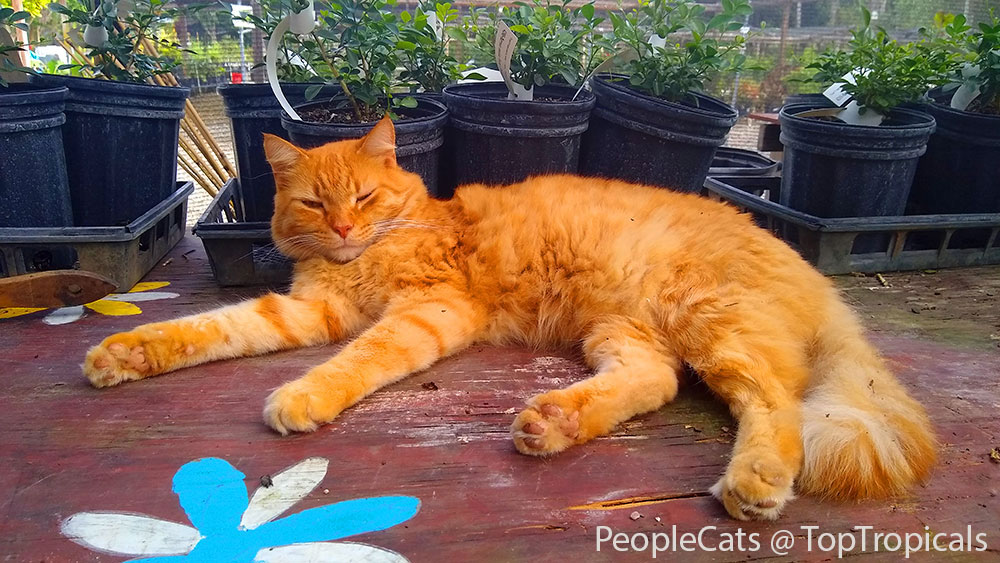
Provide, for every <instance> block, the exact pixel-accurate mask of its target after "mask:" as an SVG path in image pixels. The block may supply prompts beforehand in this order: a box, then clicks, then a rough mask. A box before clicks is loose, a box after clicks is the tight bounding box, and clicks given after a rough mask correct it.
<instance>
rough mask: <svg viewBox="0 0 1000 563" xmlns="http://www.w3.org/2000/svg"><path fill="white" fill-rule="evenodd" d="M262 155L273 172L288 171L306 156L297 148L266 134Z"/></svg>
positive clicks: (279, 138)
mask: <svg viewBox="0 0 1000 563" xmlns="http://www.w3.org/2000/svg"><path fill="white" fill-rule="evenodd" d="M264 154H265V155H267V161H268V162H270V163H271V169H272V170H274V171H275V172H284V171H286V170H289V169H290V168H291V167H293V166H295V163H297V162H298V161H299V160H300V159H302V158H303V157H305V155H306V153H305V151H303V150H302V149H300V148H299V147H297V146H295V145H293V144H291V143H289V142H288V141H286V140H284V139H282V138H281V137H277V136H275V135H270V134H268V133H264Z"/></svg>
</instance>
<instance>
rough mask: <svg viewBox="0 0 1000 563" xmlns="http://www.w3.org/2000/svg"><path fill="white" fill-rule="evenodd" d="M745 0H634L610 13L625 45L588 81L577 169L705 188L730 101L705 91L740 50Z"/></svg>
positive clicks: (737, 60) (732, 117) (729, 120)
mask: <svg viewBox="0 0 1000 563" xmlns="http://www.w3.org/2000/svg"><path fill="white" fill-rule="evenodd" d="M751 12H752V10H751V8H750V3H749V1H748V0H725V1H723V2H722V10H721V11H720V12H718V13H716V14H715V15H711V16H710V15H709V14H708V13H707V12H706V10H705V6H704V5H701V4H698V3H695V2H693V1H692V0H640V1H639V3H638V5H637V6H636V7H635V8H632V9H630V10H627V11H625V10H623V11H620V12H617V13H614V12H613V13H611V14H610V15H609V17H610V20H611V25H612V32H611V36H610V39H611V41H612V42H613V43H614V44H615V45H616V48H622V47H624V49H625V50H624V52H623V57H625V58H627V59H628V60H627V62H625V63H624V65H623V68H622V74H611V75H601V76H598V77H595V79H594V80H593V82H592V87H593V89H594V94H595V95H596V96H597V106H596V107H595V108H594V114H593V116H592V118H591V126H590V129H589V130H588V131H587V135H586V137H585V141H584V152H583V159H582V162H583V165H582V168H583V172H584V173H586V174H592V175H598V176H609V177H615V178H622V179H626V180H630V181H635V182H641V183H646V184H653V185H659V186H666V187H669V188H672V189H675V190H680V191H697V190H700V189H701V185H702V183H704V181H705V176H706V174H707V173H708V168H709V166H711V163H712V158H713V156H714V155H715V151H716V149H717V148H718V147H719V146H720V145H722V144H723V143H724V142H725V140H726V136H727V135H728V134H729V130H730V128H732V126H733V124H735V123H736V118H737V113H736V110H735V109H733V108H731V107H729V106H728V105H726V104H725V103H723V102H721V101H719V100H717V99H715V98H712V97H710V96H707V95H706V94H704V93H702V90H703V89H704V86H705V84H706V82H707V81H708V80H709V79H711V78H713V77H715V76H717V75H719V74H720V73H722V72H727V71H737V70H739V69H740V68H741V67H742V66H743V64H744V62H745V59H746V57H745V56H744V55H743V54H742V47H743V45H744V42H745V31H746V30H744V29H743V28H744V21H746V19H747V17H748V16H749V15H750V14H751Z"/></svg>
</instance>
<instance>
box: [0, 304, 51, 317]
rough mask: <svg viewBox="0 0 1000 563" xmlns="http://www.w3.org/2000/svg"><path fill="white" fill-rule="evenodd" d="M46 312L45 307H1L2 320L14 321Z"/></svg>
mask: <svg viewBox="0 0 1000 563" xmlns="http://www.w3.org/2000/svg"><path fill="white" fill-rule="evenodd" d="M44 310H45V307H0V319H12V318H14V317H20V316H22V315H30V314H32V313H34V312H36V311H44Z"/></svg>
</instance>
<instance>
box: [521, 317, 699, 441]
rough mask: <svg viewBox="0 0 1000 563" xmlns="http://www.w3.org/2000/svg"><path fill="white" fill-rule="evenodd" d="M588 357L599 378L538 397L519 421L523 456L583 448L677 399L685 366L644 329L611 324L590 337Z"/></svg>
mask: <svg viewBox="0 0 1000 563" xmlns="http://www.w3.org/2000/svg"><path fill="white" fill-rule="evenodd" d="M583 352H584V357H585V359H586V360H587V363H588V364H589V365H590V366H591V367H592V368H594V370H595V371H596V373H595V374H594V376H592V377H590V378H589V379H586V380H583V381H580V382H578V383H575V384H573V385H571V386H569V387H567V388H565V389H557V390H554V391H549V392H547V393H543V394H541V395H537V396H535V397H533V398H532V399H530V400H529V401H528V408H527V409H525V410H524V411H522V412H521V413H520V414H519V415H518V416H517V418H516V419H515V420H514V424H513V425H512V426H511V432H512V434H513V438H514V445H515V446H516V447H517V449H518V451H520V452H521V453H523V454H528V455H548V454H553V453H556V452H559V451H562V450H564V449H566V448H568V447H569V446H571V445H573V444H582V443H583V442H586V441H588V440H590V439H591V438H595V437H597V436H603V435H605V434H608V433H610V432H611V431H612V430H613V429H614V428H615V427H616V426H617V425H618V424H619V423H621V422H624V421H626V420H628V419H630V418H632V417H634V416H636V415H639V414H642V413H645V412H649V411H653V410H656V409H658V408H660V407H661V406H663V405H664V404H666V403H668V402H670V401H672V400H673V399H674V397H676V396H677V386H678V374H679V371H680V361H679V360H678V359H677V357H676V355H674V354H673V353H671V351H670V350H669V349H667V348H666V347H665V346H664V344H663V343H662V342H661V339H660V338H659V335H658V332H657V331H656V330H655V329H654V328H652V327H650V326H648V325H646V324H644V323H641V322H639V321H637V320H634V319H630V318H628V317H623V316H614V317H609V318H606V319H604V320H602V321H601V322H599V323H597V324H596V325H595V326H594V328H593V329H592V330H591V331H590V333H589V335H588V336H587V338H586V339H585V340H584V343H583Z"/></svg>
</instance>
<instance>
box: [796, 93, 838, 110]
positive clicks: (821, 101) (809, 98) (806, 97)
mask: <svg viewBox="0 0 1000 563" xmlns="http://www.w3.org/2000/svg"><path fill="white" fill-rule="evenodd" d="M799 104H812V106H813V107H831V108H832V107H833V106H834V103H833V102H832V101H830V98H827V97H826V96H824V95H823V94H790V95H789V96H788V97H786V98H785V104H784V105H786V106H795V105H799Z"/></svg>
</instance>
